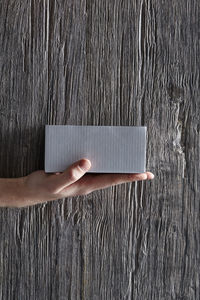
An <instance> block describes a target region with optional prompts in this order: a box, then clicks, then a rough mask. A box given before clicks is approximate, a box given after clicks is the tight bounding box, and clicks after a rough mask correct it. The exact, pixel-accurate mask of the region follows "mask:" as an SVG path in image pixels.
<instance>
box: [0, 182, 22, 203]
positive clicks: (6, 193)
mask: <svg viewBox="0 0 200 300" xmlns="http://www.w3.org/2000/svg"><path fill="white" fill-rule="evenodd" d="M24 197H25V195H24V177H19V178H0V207H20V206H21V205H20V204H21V203H22V202H23V199H24Z"/></svg>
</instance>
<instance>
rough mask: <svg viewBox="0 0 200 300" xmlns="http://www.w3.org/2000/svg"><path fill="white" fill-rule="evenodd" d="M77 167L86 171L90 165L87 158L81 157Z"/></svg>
mask: <svg viewBox="0 0 200 300" xmlns="http://www.w3.org/2000/svg"><path fill="white" fill-rule="evenodd" d="M79 167H80V168H81V169H82V170H83V171H85V172H86V171H88V170H89V169H90V167H91V162H90V161H89V160H88V159H82V160H81V161H80V162H79Z"/></svg>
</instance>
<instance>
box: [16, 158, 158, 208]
mask: <svg viewBox="0 0 200 300" xmlns="http://www.w3.org/2000/svg"><path fill="white" fill-rule="evenodd" d="M90 167H91V163H90V161H89V160H88V159H84V158H83V159H81V160H79V161H77V162H75V163H74V164H72V165H71V166H69V167H68V168H67V169H66V170H65V171H64V172H62V173H61V172H60V173H51V174H47V173H45V172H44V171H42V170H39V171H35V172H33V173H31V174H29V175H27V176H25V177H21V186H22V190H21V193H20V198H19V201H17V203H15V206H18V207H24V206H29V205H35V204H38V203H43V202H46V201H51V200H56V199H61V198H66V197H72V196H77V195H87V194H89V193H91V192H93V191H95V190H99V189H104V188H107V187H109V186H113V185H117V184H121V183H125V182H132V181H138V180H146V179H153V178H154V175H153V174H152V173H150V172H146V173H135V174H108V173H107V174H105V173H104V174H100V173H95V174H94V173H93V174H92V173H91V174H85V173H86V172H87V171H88V170H89V169H90ZM84 174H85V175H84ZM15 202H16V201H15Z"/></svg>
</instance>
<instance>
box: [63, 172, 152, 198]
mask: <svg viewBox="0 0 200 300" xmlns="http://www.w3.org/2000/svg"><path fill="white" fill-rule="evenodd" d="M153 178H154V175H153V174H152V173H151V172H145V173H135V174H133V173H131V174H86V175H85V176H84V177H82V178H81V179H79V180H78V181H77V182H76V183H74V184H72V185H71V186H70V187H68V188H67V189H66V191H67V192H69V193H70V194H72V193H78V191H81V192H82V193H84V194H85V193H86V194H87V193H90V192H92V191H95V190H98V189H103V188H107V187H110V186H113V185H118V184H122V183H125V182H132V181H139V180H147V179H153Z"/></svg>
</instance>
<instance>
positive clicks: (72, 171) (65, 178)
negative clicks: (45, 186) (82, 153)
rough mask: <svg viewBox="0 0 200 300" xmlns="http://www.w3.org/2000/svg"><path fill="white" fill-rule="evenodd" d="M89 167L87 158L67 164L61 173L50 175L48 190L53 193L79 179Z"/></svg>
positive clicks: (89, 163)
mask: <svg viewBox="0 0 200 300" xmlns="http://www.w3.org/2000/svg"><path fill="white" fill-rule="evenodd" d="M90 167H91V162H90V161H89V160H88V159H85V158H84V159H81V160H79V161H77V162H75V163H74V164H72V165H71V166H69V167H68V168H67V169H66V170H65V171H64V172H63V173H61V174H57V175H56V176H52V177H51V178H50V180H49V185H51V188H50V190H51V191H53V192H54V193H55V194H57V193H59V192H60V191H62V190H63V189H64V188H66V187H67V186H69V185H71V184H72V183H74V182H76V181H77V180H79V179H80V178H81V177H82V176H83V175H84V174H85V173H86V172H87V171H88V170H89V169H90Z"/></svg>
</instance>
